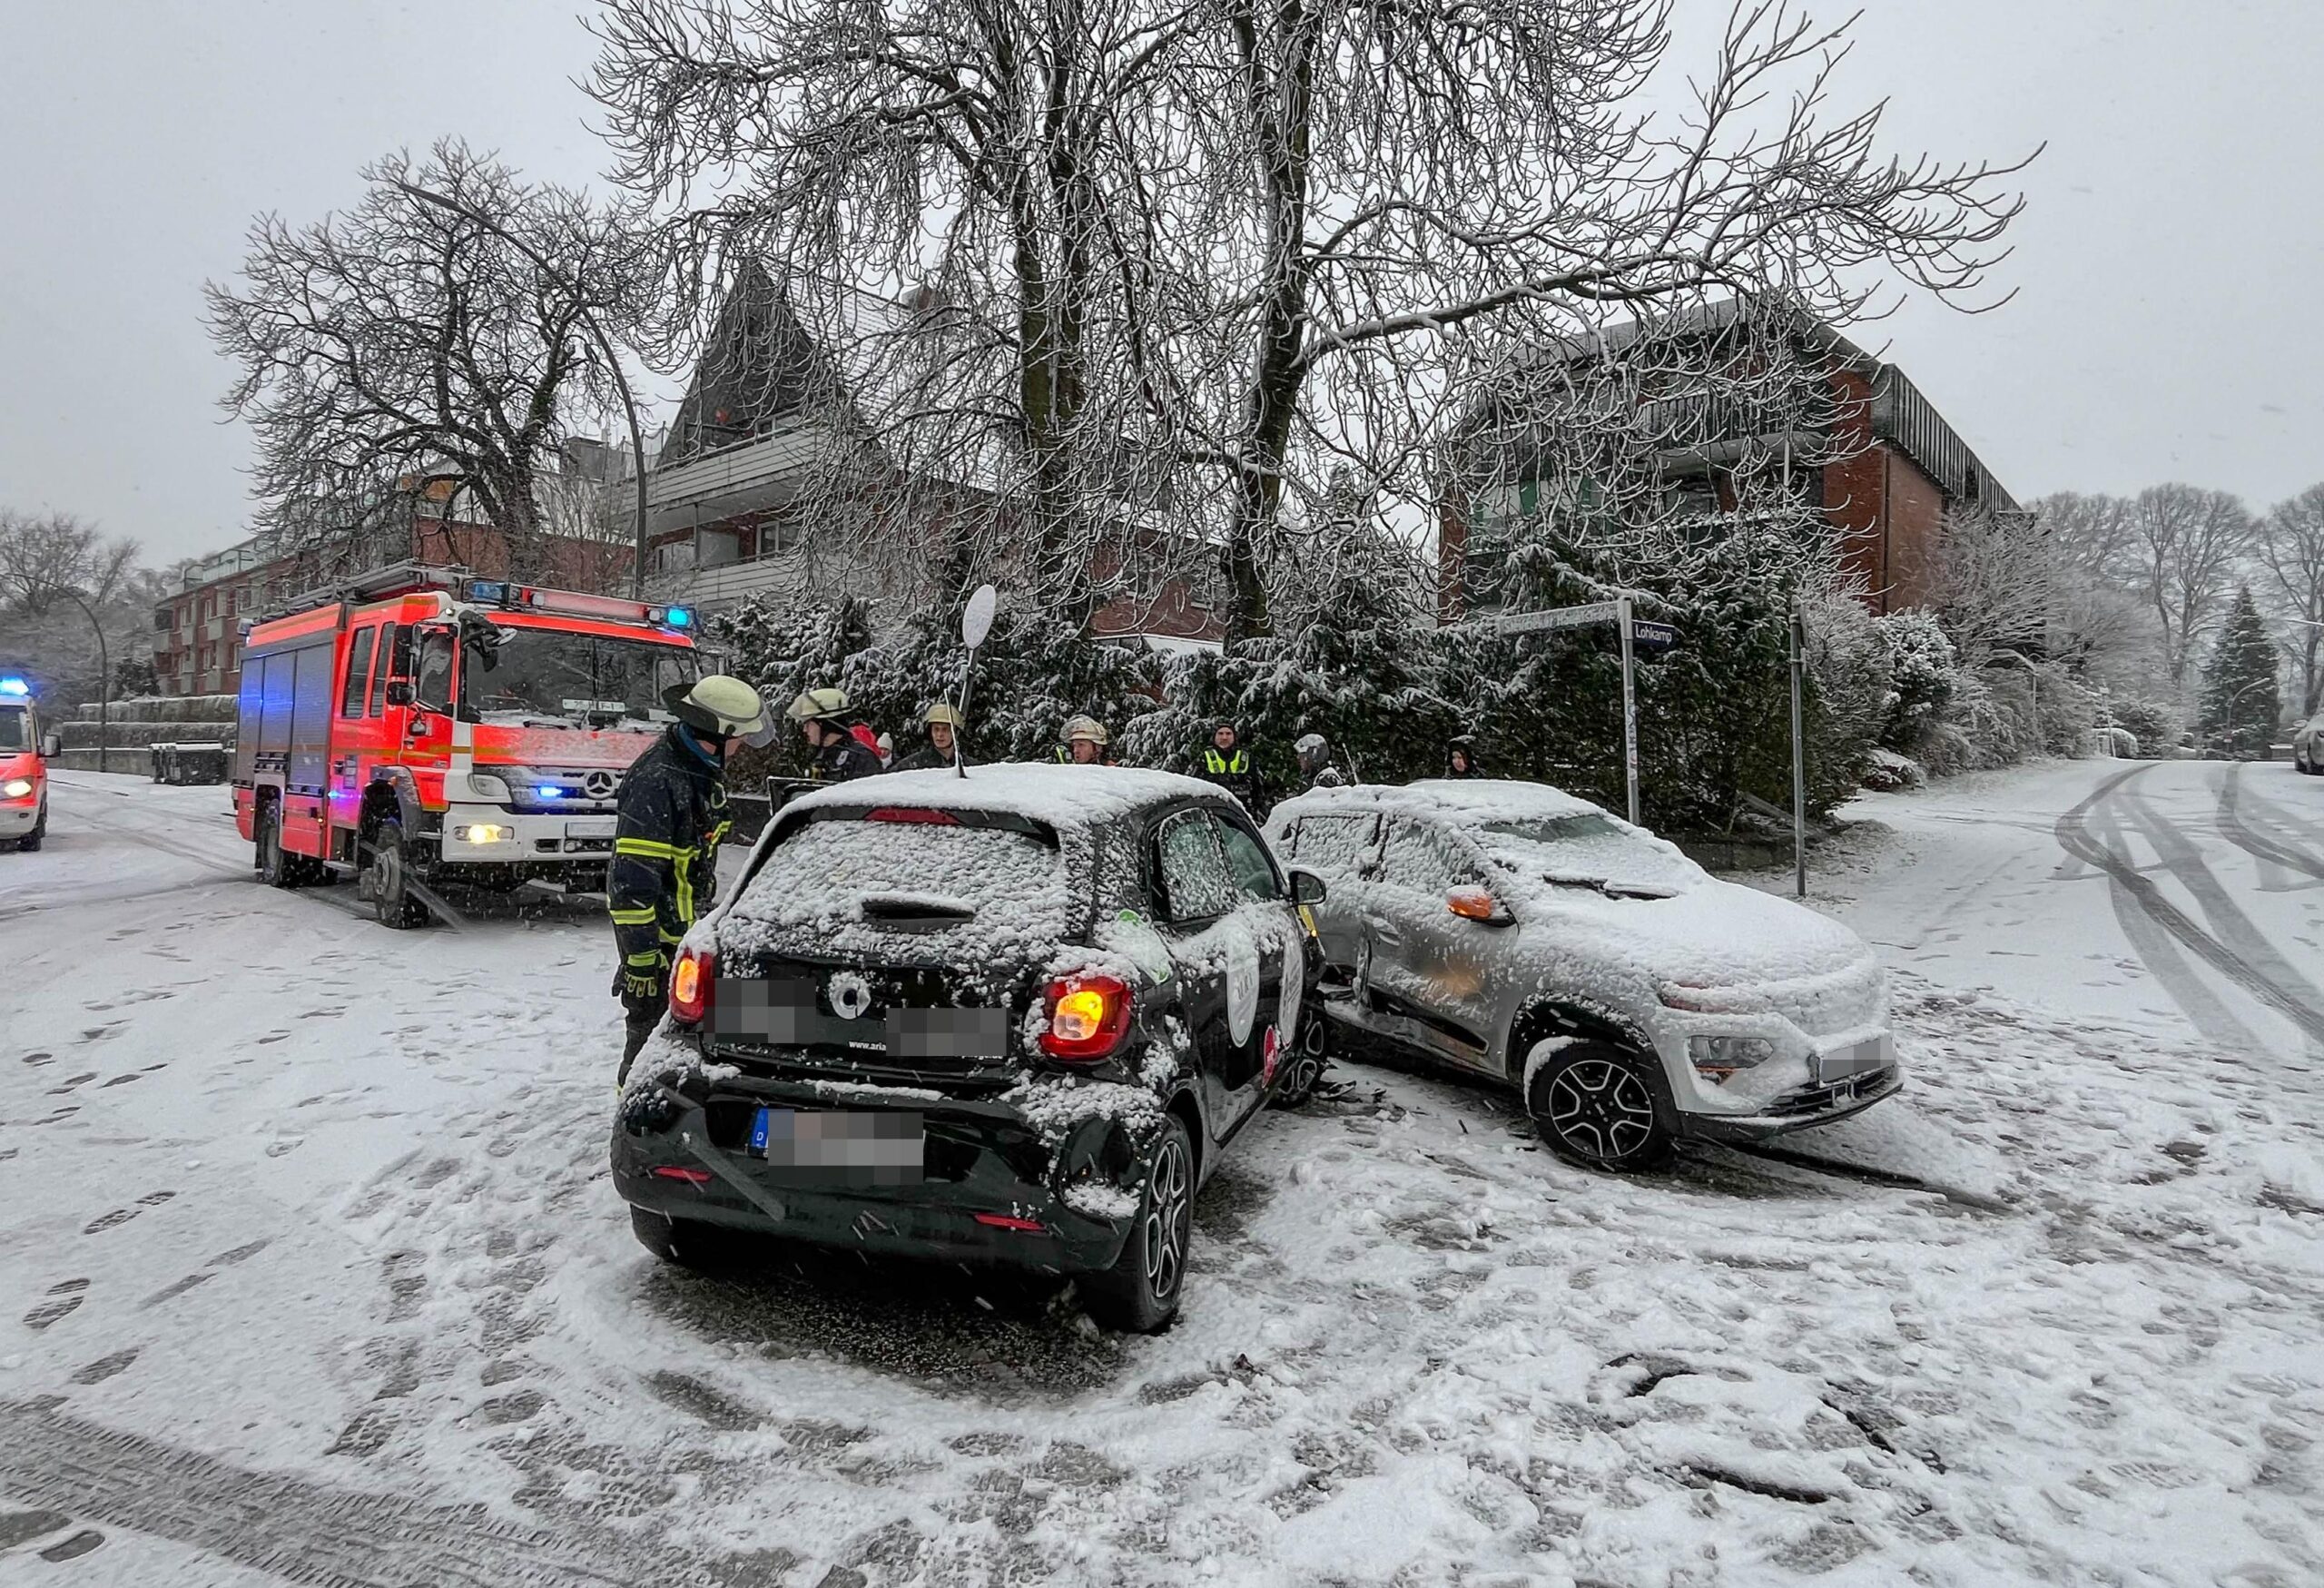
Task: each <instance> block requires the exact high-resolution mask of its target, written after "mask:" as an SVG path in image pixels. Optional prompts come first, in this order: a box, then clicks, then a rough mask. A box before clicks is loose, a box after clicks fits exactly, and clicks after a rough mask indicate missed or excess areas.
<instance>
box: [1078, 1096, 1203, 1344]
mask: <svg viewBox="0 0 2324 1588" xmlns="http://www.w3.org/2000/svg"><path fill="white" fill-rule="evenodd" d="M1194 1205H1195V1149H1194V1144H1193V1142H1192V1141H1191V1139H1188V1137H1187V1128H1186V1126H1185V1124H1183V1123H1182V1122H1181V1121H1180V1120H1179V1119H1178V1118H1177V1115H1175V1114H1166V1115H1164V1116H1163V1119H1162V1137H1161V1139H1160V1140H1159V1141H1157V1142H1156V1143H1155V1147H1154V1160H1153V1162H1152V1164H1151V1165H1150V1166H1148V1168H1147V1174H1146V1195H1145V1196H1144V1198H1141V1199H1140V1201H1139V1203H1138V1209H1137V1223H1136V1224H1135V1225H1134V1226H1132V1227H1131V1228H1130V1232H1129V1238H1128V1240H1126V1241H1124V1242H1123V1243H1122V1255H1121V1256H1120V1257H1118V1258H1115V1259H1114V1266H1113V1267H1110V1268H1108V1269H1107V1270H1106V1271H1105V1272H1104V1273H1102V1274H1091V1275H1088V1276H1087V1277H1084V1278H1083V1279H1082V1281H1081V1294H1082V1305H1083V1306H1084V1307H1086V1308H1087V1309H1088V1313H1089V1316H1090V1317H1094V1318H1096V1319H1097V1320H1098V1322H1099V1323H1101V1324H1104V1325H1105V1326H1107V1327H1108V1328H1117V1329H1122V1330H1126V1331H1128V1333H1131V1334H1139V1335H1151V1334H1158V1333H1159V1332H1161V1331H1162V1330H1163V1329H1165V1328H1167V1327H1169V1323H1170V1320H1171V1319H1172V1318H1174V1317H1177V1316H1178V1297H1179V1295H1180V1293H1181V1292H1183V1291H1184V1290H1185V1288H1186V1283H1187V1249H1188V1248H1190V1247H1191V1246H1192V1245H1193V1242H1194Z"/></svg>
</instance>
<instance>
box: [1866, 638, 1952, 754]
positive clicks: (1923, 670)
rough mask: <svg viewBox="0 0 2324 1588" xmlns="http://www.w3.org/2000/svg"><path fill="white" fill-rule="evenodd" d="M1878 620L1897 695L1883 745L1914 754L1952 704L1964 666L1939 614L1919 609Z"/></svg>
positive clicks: (1883, 731) (1882, 737) (1890, 707)
mask: <svg viewBox="0 0 2324 1588" xmlns="http://www.w3.org/2000/svg"><path fill="white" fill-rule="evenodd" d="M1875 621H1876V623H1877V624H1878V626H1879V629H1880V636H1881V638H1882V639H1883V640H1884V641H1886V645H1887V648H1888V668H1889V676H1890V687H1891V689H1892V691H1893V693H1892V694H1891V695H1890V697H1889V705H1888V715H1887V720H1886V722H1885V723H1883V724H1882V725H1881V728H1880V742H1881V744H1883V745H1886V746H1887V747H1888V748H1889V749H1891V750H1895V751H1898V752H1900V753H1902V754H1904V755H1912V754H1914V753H1915V751H1917V750H1918V749H1919V748H1920V747H1921V742H1922V740H1923V739H1924V738H1925V736H1926V735H1927V734H1928V732H1929V729H1930V728H1931V727H1932V725H1935V723H1937V722H1939V721H1940V720H1942V719H1943V717H1944V715H1945V708H1946V707H1947V706H1949V705H1951V704H1952V702H1953V695H1954V685H1955V676H1956V674H1957V672H1958V669H1959V661H1958V659H1957V658H1956V657H1955V655H1954V650H1953V642H1952V640H1950V639H1948V638H1947V637H1945V628H1944V626H1943V625H1942V624H1940V623H1938V622H1937V620H1936V616H1935V614H1934V613H1931V612H1925V611H1923V610H1921V609H1919V608H1917V607H1915V608H1910V609H1908V610H1905V611H1903V612H1891V613H1887V614H1886V615H1885V616H1881V617H1879V618H1877V619H1876V620H1875Z"/></svg>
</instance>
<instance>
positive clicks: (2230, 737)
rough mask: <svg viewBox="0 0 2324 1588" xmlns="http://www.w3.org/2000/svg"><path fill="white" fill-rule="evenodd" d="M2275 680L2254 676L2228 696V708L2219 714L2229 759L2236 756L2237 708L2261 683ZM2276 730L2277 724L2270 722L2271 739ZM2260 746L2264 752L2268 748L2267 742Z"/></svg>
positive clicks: (2271, 682)
mask: <svg viewBox="0 0 2324 1588" xmlns="http://www.w3.org/2000/svg"><path fill="white" fill-rule="evenodd" d="M2274 682H2275V680H2274V679H2273V678H2254V679H2252V680H2251V682H2250V683H2249V684H2246V685H2245V686H2243V687H2242V688H2240V689H2239V690H2237V691H2236V692H2235V693H2234V694H2232V695H2229V696H2228V697H2227V708H2226V709H2225V710H2223V711H2221V713H2220V714H2219V715H2220V724H2219V729H2218V732H2219V734H2223V735H2226V737H2227V755H2228V759H2229V760H2230V761H2232V760H2233V759H2234V758H2235V708H2236V707H2237V706H2239V705H2242V704H2243V697H2244V696H2245V695H2249V694H2250V693H2251V692H2252V691H2253V690H2254V689H2257V688H2259V687H2260V685H2262V684H2273V683H2274ZM2275 732H2276V730H2275V725H2274V724H2272V723H2271V724H2270V725H2269V726H2268V737H2269V738H2270V739H2272V738H2274V737H2275ZM2214 736H2216V735H2214ZM2260 750H2261V752H2262V753H2264V752H2265V751H2266V750H2267V745H2266V744H2264V743H2263V744H2261V745H2260Z"/></svg>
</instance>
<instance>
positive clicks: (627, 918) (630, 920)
mask: <svg viewBox="0 0 2324 1588" xmlns="http://www.w3.org/2000/svg"><path fill="white" fill-rule="evenodd" d="M613 917H614V924H615V926H651V925H653V924H654V906H653V905H651V904H645V905H641V906H639V907H638V908H637V909H635V910H616V911H615V912H613Z"/></svg>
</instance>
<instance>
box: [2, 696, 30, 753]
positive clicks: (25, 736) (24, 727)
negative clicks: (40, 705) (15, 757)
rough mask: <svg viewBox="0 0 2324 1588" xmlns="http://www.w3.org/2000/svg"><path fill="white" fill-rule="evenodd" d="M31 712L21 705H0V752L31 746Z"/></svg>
mask: <svg viewBox="0 0 2324 1588" xmlns="http://www.w3.org/2000/svg"><path fill="white" fill-rule="evenodd" d="M32 732H33V727H32V713H30V712H28V711H26V710H25V708H24V707H23V706H21V705H0V753H8V752H18V751H24V750H29V749H31V748H32V747H33V738H32Z"/></svg>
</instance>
